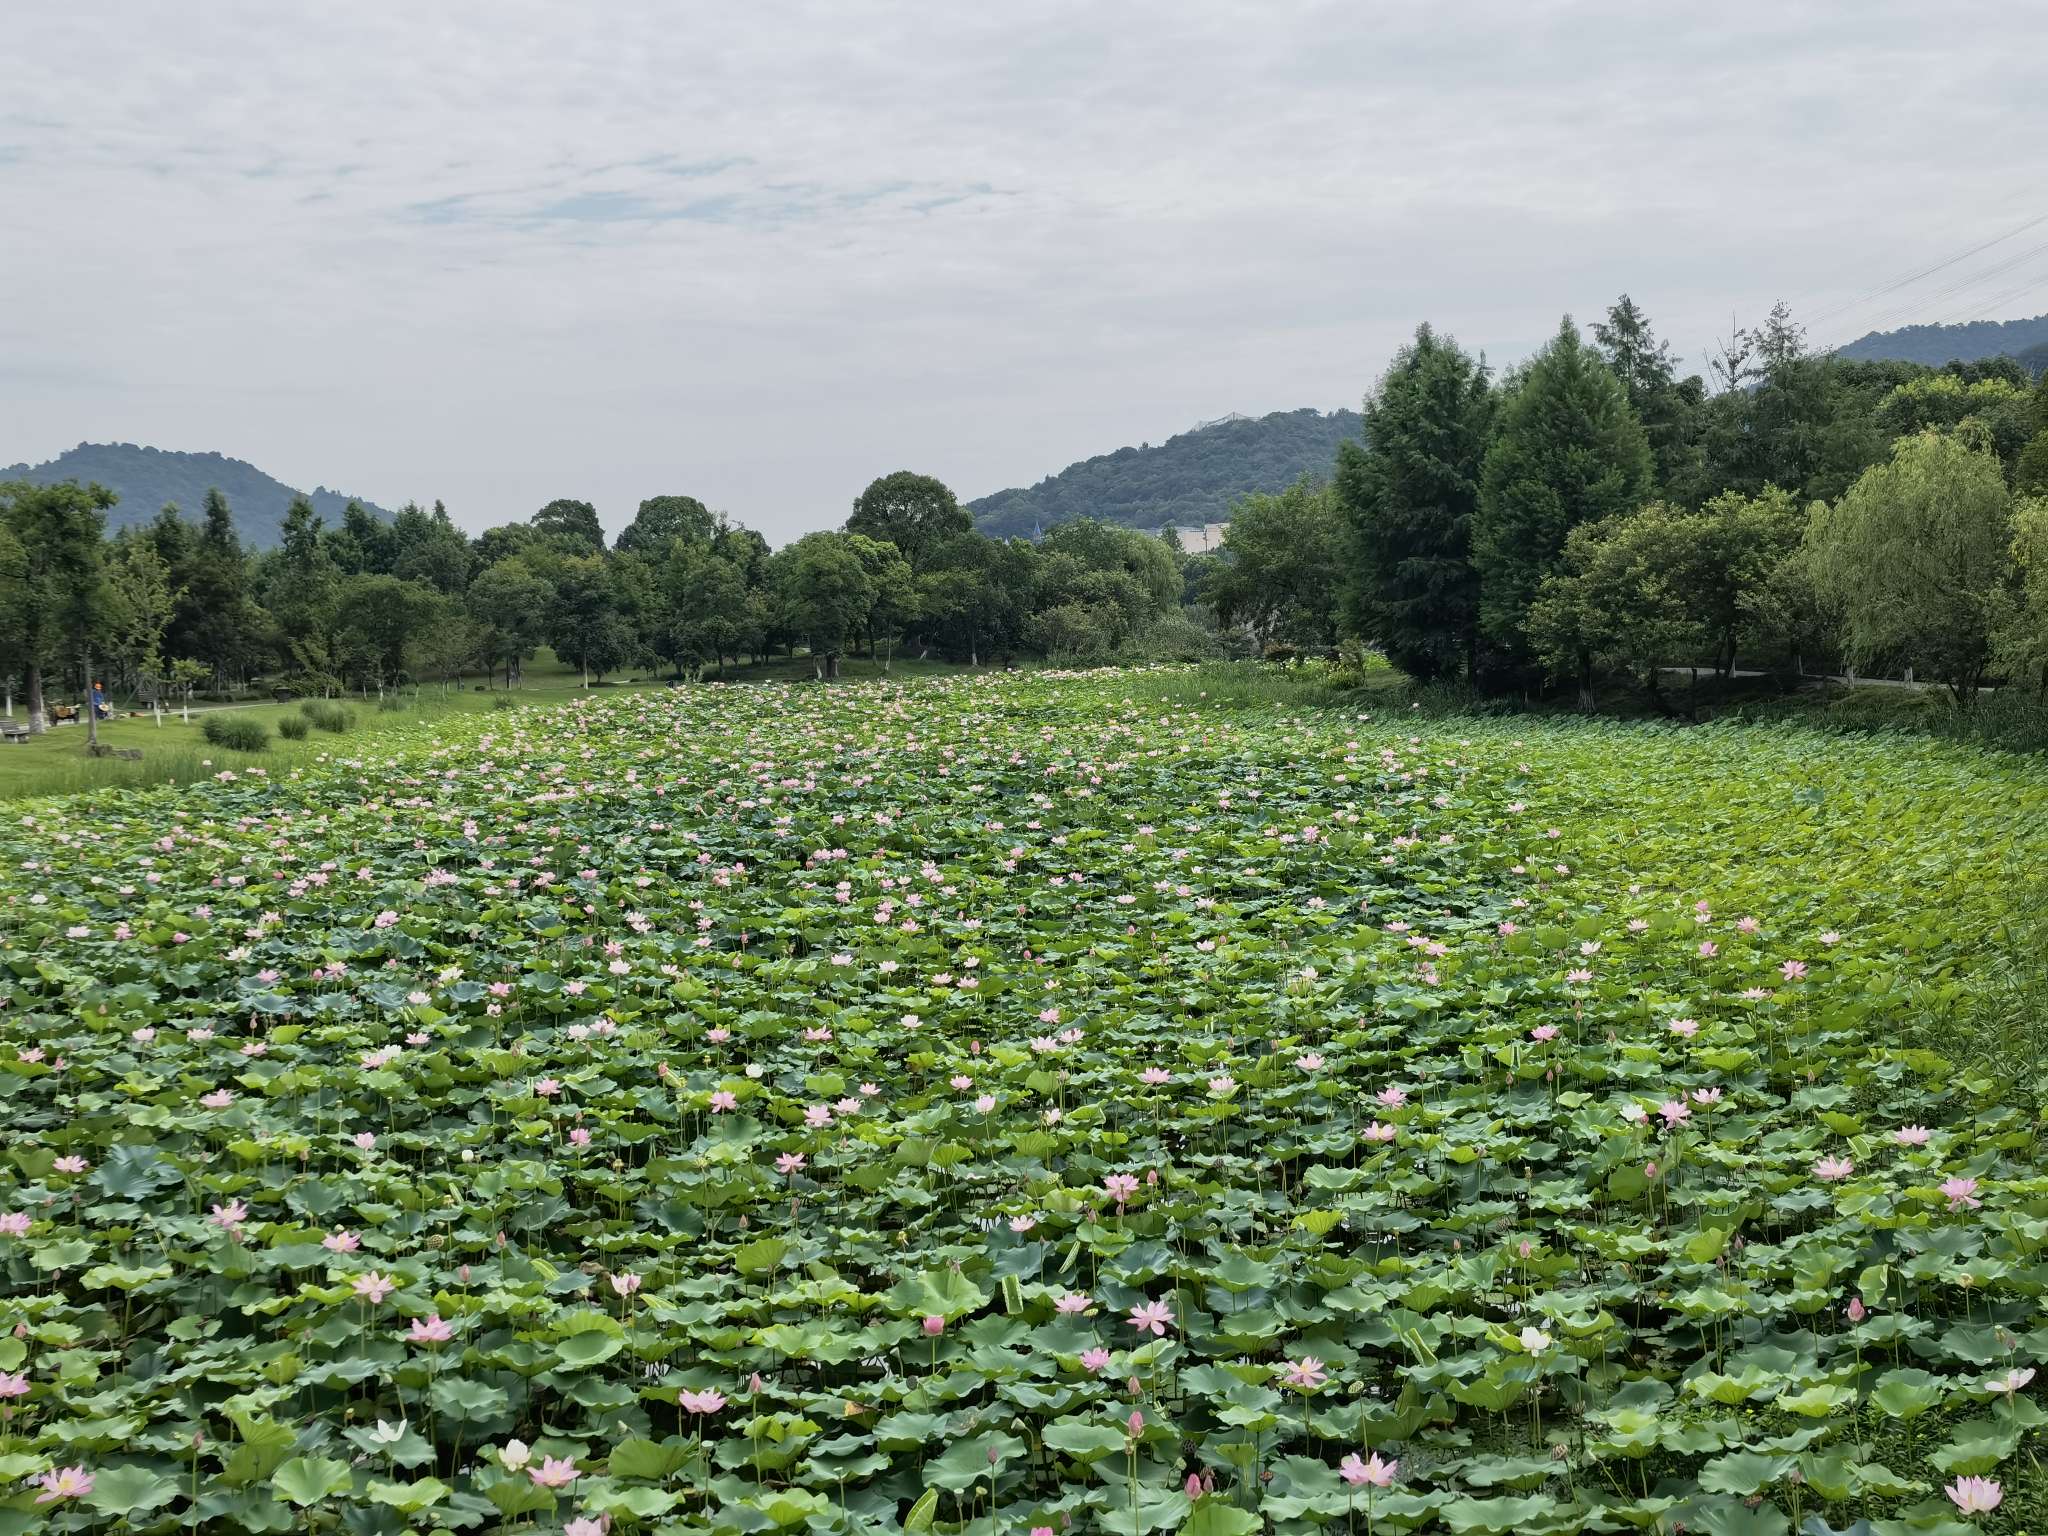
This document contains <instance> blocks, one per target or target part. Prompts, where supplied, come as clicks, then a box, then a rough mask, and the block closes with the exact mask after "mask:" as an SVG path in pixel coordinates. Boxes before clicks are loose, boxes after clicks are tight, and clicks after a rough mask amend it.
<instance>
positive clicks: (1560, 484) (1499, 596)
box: [1472, 315, 1652, 664]
mask: <svg viewBox="0 0 2048 1536" xmlns="http://www.w3.org/2000/svg"><path fill="white" fill-rule="evenodd" d="M1651 479H1652V469H1651V461H1650V445H1649V442H1648V440H1647V439H1646V438H1645V437H1644V436H1643V428H1642V423H1640V422H1638V421H1637V420H1636V416H1635V412H1634V411H1632V410H1630V409H1629V404H1628V394H1627V392H1626V391H1625V390H1624V389H1623V388H1622V386H1621V381H1620V380H1619V379H1617V378H1615V376H1614V373H1613V371H1612V370H1611V369H1609V368H1608V366H1607V364H1606V363H1605V362H1604V361H1602V359H1601V357H1600V354H1599V353H1597V352H1595V351H1594V350H1593V349H1592V348H1591V347H1589V346H1587V345H1586V343H1585V342H1583V341H1582V340H1580V338H1579V328H1578V326H1577V325H1575V324H1574V323H1573V322H1572V318H1571V316H1569V315H1567V316H1565V318H1564V323H1563V324H1562V325H1561V326H1560V327H1559V328H1558V333H1557V335H1556V337H1555V338H1554V339H1553V340H1552V341H1551V343H1550V345H1548V346H1547V347H1545V348H1544V349H1543V350H1542V351H1541V352H1539V353H1537V354H1536V356H1535V357H1534V358H1532V359H1531V360H1530V361H1529V363H1528V365H1527V366H1526V367H1525V368H1523V369H1522V370H1521V372H1520V373H1519V375H1518V376H1517V377H1516V378H1515V379H1514V381H1513V383H1512V385H1511V387H1510V388H1509V390H1508V392H1507V396H1506V398H1505V399H1504V400H1503V401H1502V402H1501V406H1500V414H1499V418H1498V422H1497V428H1496V431H1495V433H1494V438H1493V442H1492V445H1491V446H1490V447H1489V448H1488V449H1487V452H1486V465H1485V470H1484V472H1483V474H1482V476H1481V480H1480V492H1479V510H1478V515H1477V517H1476V518H1475V519H1474V523H1473V530H1472V558H1473V564H1474V565H1475V566H1477V567H1478V571H1479V627H1480V630H1481V633H1482V634H1484V635H1485V637H1486V638H1487V639H1489V640H1491V641H1492V642H1493V643H1494V644H1495V645H1497V646H1499V647H1500V648H1501V650H1502V651H1503V652H1505V653H1506V656H1505V658H1504V659H1506V660H1508V661H1510V662H1514V663H1520V664H1526V662H1527V660H1528V657H1529V646H1528V636H1527V629H1526V626H1527V621H1528V615H1529V605H1530V603H1531V602H1533V601H1534V600H1535V597H1536V589H1537V588H1538V587H1539V586H1540V585H1541V584H1542V582H1543V578H1544V577H1545V576H1547V575H1549V574H1550V573H1551V572H1552V571H1553V570H1556V569H1557V568H1558V565H1559V561H1560V559H1561V557H1562V555H1563V552H1564V541H1565V535H1567V534H1568V533H1570V532H1571V531H1572V529H1574V528H1576V527H1578V526H1579V524H1581V523H1588V522H1593V521H1595V520H1596V519H1599V518H1603V517H1611V516H1613V515H1615V514H1617V513H1623V512H1633V511H1634V510H1635V509H1636V508H1637V507H1639V506H1640V505H1642V503H1643V501H1644V500H1645V499H1646V498H1647V497H1648V495H1649V492H1650V484H1651Z"/></svg>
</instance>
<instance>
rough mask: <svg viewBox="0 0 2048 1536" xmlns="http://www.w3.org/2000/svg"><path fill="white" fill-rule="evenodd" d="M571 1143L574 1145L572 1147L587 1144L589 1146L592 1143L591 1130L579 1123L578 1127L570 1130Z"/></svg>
mask: <svg viewBox="0 0 2048 1536" xmlns="http://www.w3.org/2000/svg"><path fill="white" fill-rule="evenodd" d="M569 1145H570V1146H572V1147H587V1146H589V1145H590V1132H589V1131H587V1130H585V1129H584V1128H583V1127H582V1126H580V1125H579V1126H577V1127H576V1128H575V1129H573V1130H572V1131H570V1132H569Z"/></svg>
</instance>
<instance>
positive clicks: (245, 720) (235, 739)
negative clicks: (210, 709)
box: [199, 714, 270, 752]
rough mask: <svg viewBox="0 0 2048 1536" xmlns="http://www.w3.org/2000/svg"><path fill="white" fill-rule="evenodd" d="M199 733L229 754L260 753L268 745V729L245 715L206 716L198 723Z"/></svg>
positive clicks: (259, 721)
mask: <svg viewBox="0 0 2048 1536" xmlns="http://www.w3.org/2000/svg"><path fill="white" fill-rule="evenodd" d="M199 733H200V734H201V735H202V736H204V737H205V738H206V739H207V740H208V741H210V742H212V743H213V744H214V745H215V746H216V747H226V748H227V749H228V750H229V751H231V752H261V751H263V750H264V749H265V748H267V747H268V746H269V745H270V727H269V726H267V725H265V724H264V723H263V722H262V721H261V720H252V719H250V718H249V717H248V716H247V715H229V714H219V715H208V716H207V717H206V718H205V720H203V721H202V722H200V726H199Z"/></svg>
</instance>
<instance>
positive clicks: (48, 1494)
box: [36, 1467, 1997, 1504]
mask: <svg viewBox="0 0 2048 1536" xmlns="http://www.w3.org/2000/svg"><path fill="white" fill-rule="evenodd" d="M36 1482H37V1483H38V1484H40V1485H41V1487H42V1490H43V1491H42V1492H41V1493H39V1494H37V1495H36V1502H37V1503H38V1504H54V1503H56V1502H57V1501H58V1500H59V1499H82V1498H84V1497H85V1496H86V1495H87V1494H89V1493H91V1492H92V1485H93V1475H92V1474H91V1473H90V1472H88V1471H86V1470H85V1468H84V1467H59V1468H58V1469H57V1470H56V1471H54V1472H45V1473H44V1474H43V1475H42V1476H41V1477H39V1478H37V1479H36ZM1992 1486H1993V1487H1996V1486H1997V1485H1996V1484H1995V1483H1994V1484H1993V1485H1992Z"/></svg>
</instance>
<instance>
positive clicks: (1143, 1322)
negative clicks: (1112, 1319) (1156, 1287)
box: [1130, 1301, 1173, 1338]
mask: <svg viewBox="0 0 2048 1536" xmlns="http://www.w3.org/2000/svg"><path fill="white" fill-rule="evenodd" d="M1172 1322H1173V1309H1172V1308H1171V1307H1169V1306H1168V1305H1167V1304H1166V1303H1165V1302H1163V1301H1146V1302H1140V1303H1139V1304H1138V1305H1137V1306H1135V1307H1133V1308H1131V1316H1130V1324H1131V1326H1132V1327H1133V1328H1135V1329H1137V1330H1138V1332H1140V1333H1149V1334H1152V1335H1153V1336H1154V1337H1155V1338H1156V1337H1158V1336H1160V1335H1163V1334H1164V1333H1165V1332H1166V1330H1167V1327H1168V1326H1169V1325H1170V1324H1171V1323H1172Z"/></svg>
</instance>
